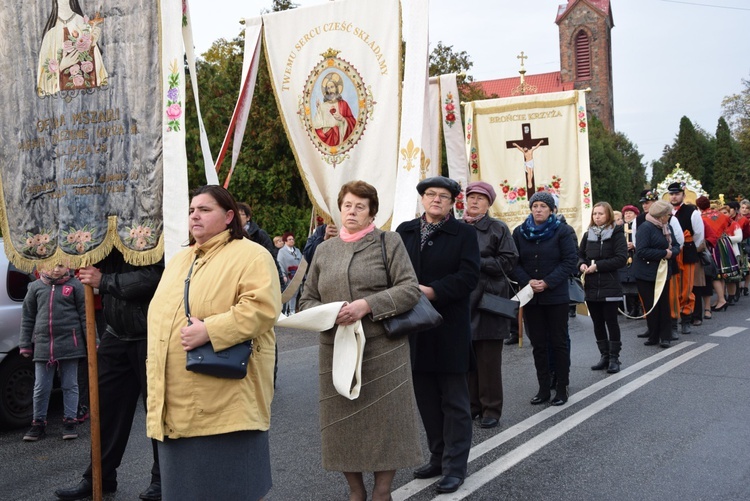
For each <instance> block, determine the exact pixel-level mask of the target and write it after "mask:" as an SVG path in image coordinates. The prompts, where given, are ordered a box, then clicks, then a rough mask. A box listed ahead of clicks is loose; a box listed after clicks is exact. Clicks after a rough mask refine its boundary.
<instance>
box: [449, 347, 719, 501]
mask: <svg viewBox="0 0 750 501" xmlns="http://www.w3.org/2000/svg"><path fill="white" fill-rule="evenodd" d="M716 346H718V344H716V343H706V344H704V345H701V346H699V347H698V348H696V349H694V350H690V351H688V352H687V353H685V354H683V355H681V356H679V357H677V358H675V359H674V360H670V361H669V362H667V363H665V364H664V365H662V366H659V367H657V368H656V369H654V370H652V371H650V372H648V373H646V374H644V375H643V376H641V377H639V378H638V379H635V380H634V381H631V382H630V383H628V384H626V385H624V386H622V387H621V388H618V389H617V390H615V391H613V392H612V393H609V394H607V395H605V396H604V397H602V398H600V399H599V400H597V401H596V402H594V403H592V404H591V405H589V406H587V407H585V408H583V409H581V410H580V411H578V412H576V413H575V414H573V415H572V416H570V417H568V418H565V419H564V420H562V421H561V422H560V423H558V424H556V425H555V426H553V427H552V428H549V429H548V430H546V431H544V432H542V433H540V434H539V435H537V436H535V437H534V438H532V439H530V440H529V441H527V442H526V443H524V444H523V445H521V446H520V447H517V448H516V449H514V450H512V451H510V452H509V453H507V454H505V455H504V456H502V457H500V458H498V459H497V460H495V461H494V462H492V463H490V464H489V465H487V466H485V467H484V468H482V469H481V470H479V471H477V472H476V473H473V474H471V475H470V476H469V477H467V478H466V480H465V482H464V485H463V486H461V487H460V488H459V490H458V491H457V492H455V493H453V494H448V495H445V494H443V495H440V496H439V498H435V499H440V501H459V500H462V499H465V498H466V497H467V496H468V495H470V494H471V493H473V492H475V491H476V490H478V489H479V488H481V487H482V486H483V485H485V484H487V483H488V482H490V481H492V480H494V479H495V478H497V477H498V475H500V474H501V473H503V472H504V471H506V470H508V469H509V468H511V467H513V466H515V465H516V464H518V463H519V462H521V461H523V460H524V459H526V458H528V457H529V456H531V455H532V454H533V453H535V452H537V451H538V450H540V449H541V448H542V447H544V446H545V445H547V444H549V443H550V442H552V441H553V440H556V439H558V438H560V437H561V436H563V435H564V434H565V433H567V432H569V431H570V430H572V429H573V428H575V427H576V426H578V425H579V424H581V423H583V422H584V421H586V420H587V419H589V418H590V417H592V416H594V415H596V414H597V413H598V412H601V411H602V410H604V409H606V408H607V407H609V406H610V405H612V404H614V403H616V402H617V401H619V400H621V399H623V398H624V397H626V396H627V395H629V394H630V393H633V392H634V391H635V390H637V389H639V388H641V387H643V386H644V385H646V384H648V383H650V382H651V381H653V380H655V379H656V378H658V377H659V376H663V375H664V374H666V373H667V372H669V371H671V370H672V369H674V368H676V367H678V366H679V365H681V364H683V363H685V362H687V361H688V360H691V359H692V358H695V357H697V356H698V355H701V354H703V353H705V352H706V351H708V350H710V349H711V348H714V347H716Z"/></svg>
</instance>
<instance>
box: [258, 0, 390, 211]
mask: <svg viewBox="0 0 750 501" xmlns="http://www.w3.org/2000/svg"><path fill="white" fill-rule="evenodd" d="M263 25H264V42H265V48H266V54H267V60H268V65H269V68H270V73H271V79H272V82H273V86H274V91H275V93H276V97H277V103H278V105H279V109H280V110H281V115H282V120H283V122H284V126H285V129H286V131H287V136H288V137H289V140H290V143H291V146H292V149H293V151H294V155H295V157H296V160H297V165H298V166H299V168H300V171H301V174H302V178H303V180H304V183H305V186H306V188H307V192H308V195H309V196H310V199H311V200H312V201H313V204H314V206H315V208H316V210H317V212H318V213H320V214H323V215H325V216H326V217H327V218H329V219H332V220H333V221H336V222H337V223H339V222H340V215H339V211H338V204H337V196H338V192H339V190H340V188H341V186H342V185H343V184H345V183H347V182H349V181H352V180H357V179H360V180H363V181H366V182H368V183H370V184H372V185H373V186H375V187H376V188H377V190H378V197H379V199H380V207H381V211H380V212H379V213H378V215H377V217H376V220H375V224H376V225H377V226H383V225H384V224H385V223H387V221H388V220H389V219H390V217H391V214H390V212H391V211H390V210H388V208H391V207H393V203H394V188H395V177H396V176H395V172H396V165H397V161H398V139H399V96H400V61H401V43H400V42H401V37H400V26H401V21H400V8H399V1H398V0H377V1H375V0H366V1H365V0H341V1H337V2H327V3H326V4H323V5H319V6H314V7H306V8H299V9H292V10H287V11H283V12H276V13H272V14H267V15H265V16H263Z"/></svg>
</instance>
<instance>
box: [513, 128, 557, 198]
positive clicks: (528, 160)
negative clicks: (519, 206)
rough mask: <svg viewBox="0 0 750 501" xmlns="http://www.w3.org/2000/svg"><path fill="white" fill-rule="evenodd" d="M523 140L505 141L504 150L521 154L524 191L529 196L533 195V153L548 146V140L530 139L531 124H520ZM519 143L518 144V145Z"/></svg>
mask: <svg viewBox="0 0 750 501" xmlns="http://www.w3.org/2000/svg"><path fill="white" fill-rule="evenodd" d="M521 132H522V135H523V139H518V140H516V141H506V143H505V146H506V148H516V149H517V150H518V151H520V152H521V153H522V154H523V167H524V169H525V170H526V190H527V192H528V193H529V196H531V194H533V193H534V188H535V187H534V152H535V151H536V150H537V149H538V148H539V147H540V146H549V139H548V138H546V137H545V138H541V139H532V138H531V124H522V125H521ZM519 143H520V144H519Z"/></svg>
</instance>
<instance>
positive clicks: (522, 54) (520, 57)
mask: <svg viewBox="0 0 750 501" xmlns="http://www.w3.org/2000/svg"><path fill="white" fill-rule="evenodd" d="M528 58H529V56H525V55H524V53H523V51H521V55H520V56H516V59H520V60H521V68H523V60H524V59H528Z"/></svg>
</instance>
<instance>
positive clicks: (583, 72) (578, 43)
mask: <svg viewBox="0 0 750 501" xmlns="http://www.w3.org/2000/svg"><path fill="white" fill-rule="evenodd" d="M575 52H576V80H589V79H591V41H590V40H589V36H588V35H587V34H586V32H585V31H583V30H581V31H579V32H578V34H577V35H576V38H575Z"/></svg>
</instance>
